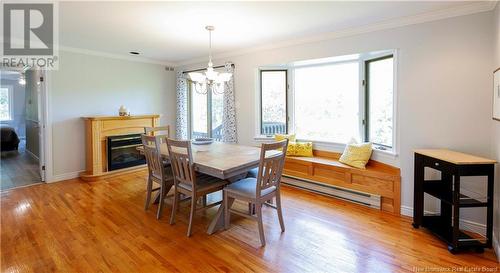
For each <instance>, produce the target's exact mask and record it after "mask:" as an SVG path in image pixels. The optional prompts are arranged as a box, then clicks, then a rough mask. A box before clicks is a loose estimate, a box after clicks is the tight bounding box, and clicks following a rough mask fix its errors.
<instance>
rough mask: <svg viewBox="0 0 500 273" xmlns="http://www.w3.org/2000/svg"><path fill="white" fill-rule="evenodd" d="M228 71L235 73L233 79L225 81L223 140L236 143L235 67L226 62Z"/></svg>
mask: <svg viewBox="0 0 500 273" xmlns="http://www.w3.org/2000/svg"><path fill="white" fill-rule="evenodd" d="M225 70H226V72H230V73H233V76H232V77H231V80H230V81H228V82H226V83H224V102H223V104H222V105H223V106H222V107H223V111H222V113H223V118H222V141H223V142H230V143H236V142H238V134H237V132H236V108H235V103H234V67H233V65H232V64H231V63H226V67H225Z"/></svg>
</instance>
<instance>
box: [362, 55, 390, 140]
mask: <svg viewBox="0 0 500 273" xmlns="http://www.w3.org/2000/svg"><path fill="white" fill-rule="evenodd" d="M391 58H392V59H393V61H392V62H393V78H392V79H393V98H392V105H393V106H392V117H393V121H392V123H393V128H392V131H393V132H392V146H389V145H384V144H380V143H375V142H373V143H372V144H373V145H374V146H375V147H376V148H377V149H380V150H394V143H395V137H394V130H395V111H394V107H395V103H396V102H395V100H394V93H395V89H396V88H395V81H394V79H395V77H396V71H395V69H394V68H395V67H394V64H395V62H396V61H395V60H396V59H395V56H394V54H393V53H392V54H386V55H383V56H377V57H374V58H368V59H364V60H363V67H364V78H363V89H364V115H363V127H364V130H363V138H364V141H365V142H369V141H370V80H369V79H370V68H369V67H370V66H369V64H370V63H372V62H377V61H382V60H386V59H391Z"/></svg>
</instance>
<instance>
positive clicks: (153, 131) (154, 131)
mask: <svg viewBox="0 0 500 273" xmlns="http://www.w3.org/2000/svg"><path fill="white" fill-rule="evenodd" d="M144 133H145V134H146V135H148V136H152V135H163V136H167V137H170V126H169V125H165V126H158V127H144Z"/></svg>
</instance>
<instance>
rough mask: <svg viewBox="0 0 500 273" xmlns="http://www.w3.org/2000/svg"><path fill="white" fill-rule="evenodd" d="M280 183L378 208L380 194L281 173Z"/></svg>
mask: <svg viewBox="0 0 500 273" xmlns="http://www.w3.org/2000/svg"><path fill="white" fill-rule="evenodd" d="M281 183H284V184H286V185H289V186H292V187H295V188H299V189H303V190H307V191H311V192H315V193H319V194H322V195H327V196H332V197H335V198H339V199H342V200H346V201H349V202H353V203H356V204H361V205H365V206H368V207H371V208H376V209H380V195H376V194H370V193H365V192H360V191H355V190H351V189H346V188H342V187H338V186H332V185H328V184H323V183H320V182H316V181H312V180H309V179H304V178H299V177H295V176H290V175H283V177H282V178H281Z"/></svg>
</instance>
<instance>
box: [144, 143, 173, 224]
mask: <svg viewBox="0 0 500 273" xmlns="http://www.w3.org/2000/svg"><path fill="white" fill-rule="evenodd" d="M141 138H142V145H143V146H144V156H145V157H146V163H147V165H148V183H147V186H146V203H145V205H144V209H145V210H148V208H149V206H150V203H151V194H152V193H153V192H157V191H159V194H158V198H159V200H158V210H157V213H156V218H157V219H160V217H161V214H162V212H163V205H164V201H165V197H166V195H167V193H168V191H169V190H170V189H171V188H172V186H173V185H174V176H173V175H172V169H171V168H170V167H169V166H165V164H164V162H163V160H162V157H161V152H160V145H161V143H164V142H166V139H167V137H166V136H147V135H142V136H141ZM153 182H155V183H157V184H159V185H160V186H159V187H157V188H153Z"/></svg>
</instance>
